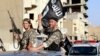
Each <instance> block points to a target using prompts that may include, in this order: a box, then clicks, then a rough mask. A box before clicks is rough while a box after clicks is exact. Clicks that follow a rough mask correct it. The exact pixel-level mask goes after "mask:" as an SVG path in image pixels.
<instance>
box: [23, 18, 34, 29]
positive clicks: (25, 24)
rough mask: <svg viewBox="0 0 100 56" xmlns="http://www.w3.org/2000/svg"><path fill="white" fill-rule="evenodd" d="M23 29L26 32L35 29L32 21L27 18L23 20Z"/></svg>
mask: <svg viewBox="0 0 100 56" xmlns="http://www.w3.org/2000/svg"><path fill="white" fill-rule="evenodd" d="M23 27H24V29H25V30H27V29H29V28H30V29H31V28H33V26H32V23H31V21H30V19H27V18H26V19H24V20H23Z"/></svg>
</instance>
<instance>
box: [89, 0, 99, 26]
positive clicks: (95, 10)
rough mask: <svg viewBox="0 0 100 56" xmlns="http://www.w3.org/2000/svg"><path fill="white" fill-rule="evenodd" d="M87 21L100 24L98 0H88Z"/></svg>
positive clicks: (96, 24)
mask: <svg viewBox="0 0 100 56" xmlns="http://www.w3.org/2000/svg"><path fill="white" fill-rule="evenodd" d="M87 5H88V10H87V13H88V16H89V17H88V21H89V23H90V24H92V25H94V26H100V0H88V2H87Z"/></svg>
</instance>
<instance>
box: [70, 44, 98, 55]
mask: <svg viewBox="0 0 100 56" xmlns="http://www.w3.org/2000/svg"><path fill="white" fill-rule="evenodd" d="M68 56H100V44H99V43H82V44H74V45H73V46H72V47H71V49H70V51H69V54H68Z"/></svg>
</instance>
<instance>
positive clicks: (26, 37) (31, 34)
mask: <svg viewBox="0 0 100 56" xmlns="http://www.w3.org/2000/svg"><path fill="white" fill-rule="evenodd" d="M36 34H37V32H36V30H34V29H31V30H28V31H25V32H24V33H23V38H22V40H21V41H20V50H22V49H27V45H28V43H32V44H34V43H35V42H34V39H35V38H36Z"/></svg>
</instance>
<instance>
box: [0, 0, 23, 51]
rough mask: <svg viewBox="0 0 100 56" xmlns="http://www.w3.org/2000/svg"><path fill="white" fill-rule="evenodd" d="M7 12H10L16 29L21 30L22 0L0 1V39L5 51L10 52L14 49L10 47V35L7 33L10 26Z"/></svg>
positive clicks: (11, 41)
mask: <svg viewBox="0 0 100 56" xmlns="http://www.w3.org/2000/svg"><path fill="white" fill-rule="evenodd" d="M7 10H9V11H10V13H11V16H12V17H13V18H14V21H15V24H16V25H17V27H18V28H20V29H22V18H23V17H22V15H23V14H22V13H23V2H22V0H0V38H1V39H2V41H3V42H4V47H5V48H6V50H7V51H10V50H15V49H14V48H13V45H12V43H13V40H12V39H13V38H12V33H10V32H9V30H10V29H11V28H12V25H11V20H10V18H9V15H8V12H7Z"/></svg>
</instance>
